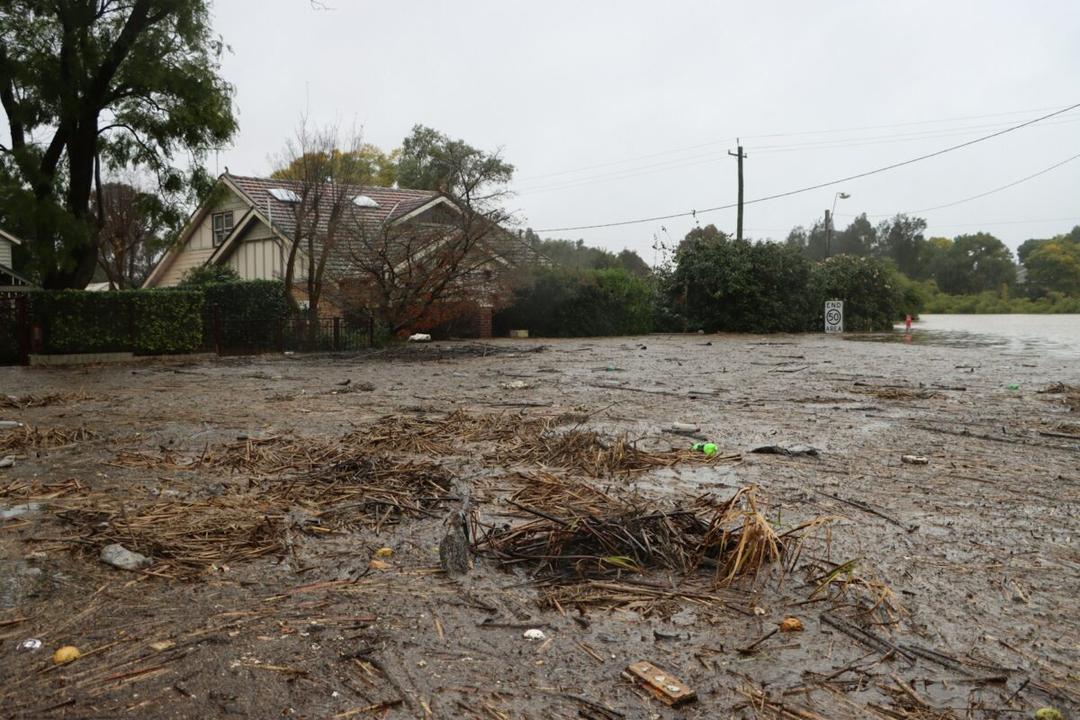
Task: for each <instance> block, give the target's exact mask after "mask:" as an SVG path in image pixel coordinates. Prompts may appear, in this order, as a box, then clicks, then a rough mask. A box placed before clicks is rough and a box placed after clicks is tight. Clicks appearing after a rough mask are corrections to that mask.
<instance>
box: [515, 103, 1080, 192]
mask: <svg viewBox="0 0 1080 720" xmlns="http://www.w3.org/2000/svg"><path fill="white" fill-rule="evenodd" d="M1075 122H1080V115H1078V116H1074V117H1068V118H1064V119H1060V120H1058V121H1056V122H1047V123H1043V124H1042V125H1041V126H1040V127H1051V126H1055V125H1063V124H1068V123H1075ZM981 127H984V128H985V127H1002V125H1001V124H1000V123H995V124H994V125H990V126H981ZM972 133H973V129H972V128H965V129H962V130H959V131H957V130H950V131H947V132H938V133H935V134H933V135H920V136H908V135H898V136H889V137H880V138H866V139H854V138H853V139H852V140H851V141H845V140H837V141H835V144H833V141H830V144H827V145H822V144H819V143H817V142H814V143H807V144H803V145H786V146H780V145H772V146H764V147H763V148H755V152H760V153H784V152H794V151H804V150H833V149H841V148H849V147H861V146H866V145H880V144H885V143H896V142H912V141H922V140H932V139H936V138H944V137H956V136H958V135H970V134H972ZM722 160H726V156H725V155H724V154H723V151H718V152H715V153H713V152H709V153H705V154H699V155H694V156H691V157H685V158H672V159H670V160H661V161H659V162H656V163H650V164H648V165H639V166H637V167H628V168H622V169H620V170H612V171H610V172H605V173H601V174H598V175H592V176H586V177H580V178H568V179H566V180H562V181H555V182H554V183H553V184H549V185H534V186H532V187H529V185H528V183H526V184H525V187H524V188H520V187H518V186H515V192H516V194H517V195H519V196H523V195H535V194H537V193H545V192H555V191H559V190H570V189H574V188H579V187H584V186H587V185H594V184H596V183H603V182H611V181H616V180H626V179H629V178H633V177H640V176H642V175H654V174H656V173H661V172H669V171H671V170H681V169H683V168H688V167H695V166H698V165H707V164H710V163H717V162H720V161H722Z"/></svg>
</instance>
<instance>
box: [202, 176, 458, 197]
mask: <svg viewBox="0 0 1080 720" xmlns="http://www.w3.org/2000/svg"><path fill="white" fill-rule="evenodd" d="M221 177H223V178H229V179H230V180H234V181H235V180H247V181H252V182H257V183H265V184H267V185H273V184H274V183H278V184H281V185H299V184H300V181H299V180H292V179H289V178H274V177H259V176H258V175H236V174H234V173H222V175H221ZM346 187H350V188H358V189H360V190H377V191H383V192H392V193H402V194H411V195H416V196H424V197H431V198H434V197H437V196H439V195H442V193H441V192H439V191H438V190H419V189H416V188H400V187H387V186H386V185H363V184H357V183H346Z"/></svg>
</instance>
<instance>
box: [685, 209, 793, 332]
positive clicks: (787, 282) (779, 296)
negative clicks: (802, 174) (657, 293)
mask: <svg viewBox="0 0 1080 720" xmlns="http://www.w3.org/2000/svg"><path fill="white" fill-rule="evenodd" d="M810 268H811V265H810V261H808V260H807V259H806V258H804V257H803V256H802V254H801V253H800V252H799V250H798V248H796V247H794V246H791V245H780V244H777V243H768V242H762V243H757V244H754V243H751V242H747V241H741V242H740V241H737V240H731V239H730V238H728V237H727V236H726V235H724V234H723V233H721V232H719V231H717V230H716V229H715V228H714V227H713V226H711V225H710V226H708V227H706V228H704V229H701V230H698V231H692V232H691V233H690V234H689V235H688V236H687V238H686V240H685V241H683V243H682V244H681V245H680V246H679V249H678V251H677V252H676V254H675V269H674V272H673V273H672V276H671V279H670V281H669V282H668V287H667V294H668V296H667V300H668V301H669V302H670V303H671V306H672V308H673V310H674V311H675V312H677V313H679V314H681V315H683V316H684V317H685V318H686V323H687V329H689V330H706V331H715V330H726V331H732V332H764V333H769V332H798V331H801V330H805V329H806V328H807V327H808V325H809V324H810V322H811V318H812V317H813V314H812V313H813V311H812V309H811V306H810V304H809V303H808V300H809V297H808V291H809V279H810Z"/></svg>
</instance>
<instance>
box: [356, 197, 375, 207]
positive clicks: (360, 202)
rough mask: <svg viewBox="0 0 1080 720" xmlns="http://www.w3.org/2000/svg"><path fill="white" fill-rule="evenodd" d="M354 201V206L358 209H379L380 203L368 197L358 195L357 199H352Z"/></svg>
mask: <svg viewBox="0 0 1080 720" xmlns="http://www.w3.org/2000/svg"><path fill="white" fill-rule="evenodd" d="M352 201H353V204H354V205H356V207H362V208H377V207H379V203H377V202H375V201H374V200H372V199H371V198H369V197H368V196H367V195H357V196H356V197H354V198H353V199H352Z"/></svg>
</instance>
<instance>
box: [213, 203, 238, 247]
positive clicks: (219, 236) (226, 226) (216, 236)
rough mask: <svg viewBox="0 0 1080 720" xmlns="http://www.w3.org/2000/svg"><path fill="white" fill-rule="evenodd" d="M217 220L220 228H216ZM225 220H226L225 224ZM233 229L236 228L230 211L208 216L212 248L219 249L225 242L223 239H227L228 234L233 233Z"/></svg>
mask: <svg viewBox="0 0 1080 720" xmlns="http://www.w3.org/2000/svg"><path fill="white" fill-rule="evenodd" d="M219 220H220V221H221V227H220V228H218V221H219ZM226 220H228V222H227V223H226ZM234 227H236V220H235V218H234V216H233V211H232V210H224V211H222V212H216V213H213V214H212V215H211V216H210V234H211V236H212V240H211V242H213V244H214V247H221V244H222V243H223V242H225V238H227V237H229V233H231V232H232V231H233V228H234Z"/></svg>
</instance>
